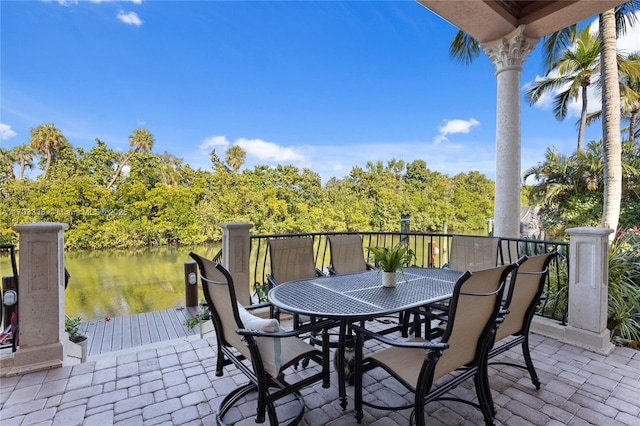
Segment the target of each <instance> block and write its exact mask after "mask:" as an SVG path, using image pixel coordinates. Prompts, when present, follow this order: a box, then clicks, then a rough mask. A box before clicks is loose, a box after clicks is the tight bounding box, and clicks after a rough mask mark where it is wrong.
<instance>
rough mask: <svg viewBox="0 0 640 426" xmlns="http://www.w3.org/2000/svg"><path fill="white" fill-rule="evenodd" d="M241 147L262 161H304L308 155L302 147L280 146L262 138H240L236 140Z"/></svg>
mask: <svg viewBox="0 0 640 426" xmlns="http://www.w3.org/2000/svg"><path fill="white" fill-rule="evenodd" d="M235 145H238V146H239V147H240V148H242V149H244V150H245V151H246V152H247V156H249V155H251V156H254V157H256V158H257V159H258V160H261V161H279V162H289V161H290V162H304V161H305V160H306V157H305V155H304V154H302V150H301V149H300V148H295V147H293V148H289V147H285V146H280V145H278V144H276V143H273V142H266V141H263V140H261V139H244V138H240V139H238V140H237V141H236V142H235Z"/></svg>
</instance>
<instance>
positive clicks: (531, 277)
mask: <svg viewBox="0 0 640 426" xmlns="http://www.w3.org/2000/svg"><path fill="white" fill-rule="evenodd" d="M557 254H558V253H557V252H552V253H546V254H541V255H538V256H531V257H529V258H528V259H527V260H526V261H525V262H524V263H523V264H522V265H520V267H519V268H518V272H517V273H516V274H515V280H513V281H512V283H511V285H509V287H508V288H507V290H506V298H505V302H504V304H503V308H504V309H508V311H509V313H508V314H507V315H506V316H505V317H504V321H503V322H502V324H500V327H499V328H498V331H497V333H496V341H498V340H501V339H503V338H504V337H507V336H511V335H513V334H518V335H520V334H524V333H528V330H529V325H530V324H531V320H532V318H533V315H534V313H535V309H536V306H537V305H538V301H539V299H540V295H541V294H542V291H543V290H544V283H545V281H546V277H547V275H548V273H549V263H551V261H552V260H553V259H554V258H555V257H556V256H557Z"/></svg>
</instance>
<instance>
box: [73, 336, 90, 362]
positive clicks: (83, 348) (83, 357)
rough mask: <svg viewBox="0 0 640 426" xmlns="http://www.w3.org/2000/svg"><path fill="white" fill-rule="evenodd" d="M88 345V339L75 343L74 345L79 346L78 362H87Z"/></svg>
mask: <svg viewBox="0 0 640 426" xmlns="http://www.w3.org/2000/svg"><path fill="white" fill-rule="evenodd" d="M88 343H89V339H88V338H86V337H85V338H84V340H81V341H79V342H77V343H76V345H78V346H80V351H81V352H80V362H87V350H88V349H89V348H88Z"/></svg>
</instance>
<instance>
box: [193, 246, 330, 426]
mask: <svg viewBox="0 0 640 426" xmlns="http://www.w3.org/2000/svg"><path fill="white" fill-rule="evenodd" d="M189 255H190V256H191V257H192V258H193V259H194V260H195V261H196V263H197V264H198V267H199V269H200V278H201V281H202V289H203V292H204V298H205V300H206V301H207V303H208V304H209V307H210V310H211V321H213V325H214V327H215V331H216V339H217V348H218V349H217V351H218V352H217V363H216V375H217V376H222V375H223V367H224V366H226V365H229V364H233V365H235V367H237V369H238V370H239V371H240V372H242V373H243V374H244V375H245V376H247V378H248V379H249V383H248V384H246V385H243V386H239V387H237V388H236V389H234V390H233V391H231V392H230V393H229V394H228V395H227V396H225V397H224V398H222V400H221V401H220V404H219V406H218V412H217V414H216V417H217V421H218V424H224V417H225V414H227V412H228V411H229V410H230V409H231V408H232V407H234V406H235V405H236V404H237V403H238V402H243V401H244V399H243V398H244V397H245V396H246V395H248V394H249V393H250V392H254V391H255V392H257V393H258V397H257V402H256V404H257V407H256V417H255V421H256V422H257V423H263V422H264V421H265V418H266V416H265V414H266V415H268V417H269V422H270V424H271V425H279V424H281V423H280V420H279V419H278V416H277V412H276V406H275V403H276V401H278V400H281V399H282V398H284V397H289V398H288V399H287V400H286V401H284V402H283V401H281V402H283V404H289V403H290V401H289V399H291V396H292V397H293V398H295V399H297V401H298V403H299V409H298V411H297V412H296V415H295V417H293V419H292V420H291V421H290V422H289V423H287V424H290V425H294V424H298V423H299V422H300V420H301V419H302V416H303V414H304V408H305V406H304V400H303V398H302V395H301V394H300V389H302V388H304V387H307V386H310V385H312V384H314V383H317V382H322V387H324V388H328V387H329V349H328V345H323V347H322V350H319V349H316V348H315V347H313V346H311V345H309V344H307V343H305V342H304V341H303V340H302V339H301V338H300V335H301V334H305V333H306V334H308V333H309V332H310V331H312V330H313V331H316V332H319V333H321V334H322V336H323V339H325V340H326V339H327V338H328V337H327V333H326V327H327V324H326V323H318V324H316V325H314V326H308V327H301V328H299V329H297V330H294V331H288V332H284V331H280V324H279V322H278V321H277V320H276V319H273V318H271V319H263V318H259V317H256V316H254V315H252V314H251V313H249V312H248V311H247V310H246V309H245V308H244V307H243V306H242V305H240V304H239V303H238V301H237V299H236V294H235V288H234V285H233V279H232V277H231V275H230V274H229V272H228V271H227V270H226V269H225V268H224V267H223V266H222V265H220V264H219V263H215V262H213V261H211V260H208V259H206V258H204V257H201V256H199V255H197V254H195V253H190V254H189ZM301 359H310V360H312V361H314V362H315V363H317V364H318V365H319V366H320V371H319V372H317V373H314V374H306V375H304V377H302V378H300V379H298V380H297V381H295V382H293V383H289V382H288V381H287V380H285V377H284V371H285V369H287V368H289V367H290V366H292V365H294V364H296V363H297V362H298V361H299V360H301ZM234 380H235V379H234Z"/></svg>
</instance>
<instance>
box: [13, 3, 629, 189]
mask: <svg viewBox="0 0 640 426" xmlns="http://www.w3.org/2000/svg"><path fill="white" fill-rule="evenodd" d="M593 21H595V22H596V25H597V19H596V18H593V19H591V20H588V21H585V22H584V23H582V24H581V25H586V24H589V23H590V22H593ZM0 24H1V25H0V27H1V29H0V146H1V147H2V148H7V149H10V148H13V147H15V146H17V145H21V144H25V143H28V142H29V139H30V133H29V131H30V129H32V128H34V127H36V126H38V125H40V124H43V123H54V124H55V126H56V127H57V128H58V129H60V130H61V131H62V133H63V134H64V135H65V137H66V138H67V139H68V140H69V141H70V142H71V143H72V144H73V145H74V146H75V147H81V148H83V149H85V150H89V149H91V148H92V147H93V146H95V139H96V138H99V139H101V140H103V141H104V142H106V143H107V145H108V147H109V148H112V149H115V150H118V151H122V152H125V151H127V150H128V149H129V140H128V137H129V135H131V134H132V132H133V131H134V130H135V129H137V128H140V127H143V128H146V129H148V130H149V131H150V132H151V133H152V134H153V135H154V137H155V145H154V147H153V152H156V153H163V152H165V151H166V152H169V153H171V154H173V155H175V156H177V157H180V158H182V159H183V161H184V163H188V164H190V165H191V166H192V167H193V168H202V169H206V170H210V169H211V161H210V156H209V153H210V152H211V150H212V149H215V150H216V153H217V154H218V156H219V157H220V158H221V159H223V160H224V158H225V153H226V150H227V149H228V148H229V147H230V146H232V145H234V144H235V145H239V146H240V147H242V148H243V149H244V150H245V151H246V153H247V157H246V162H245V164H244V166H243V167H242V169H246V168H249V169H252V168H253V167H254V166H256V165H264V164H266V165H269V166H275V165H277V164H292V165H294V166H296V167H298V168H300V169H302V168H309V169H311V170H313V171H314V172H316V173H318V174H319V175H320V176H321V178H322V181H323V182H326V181H327V180H328V179H329V178H331V177H337V178H343V177H345V176H348V175H349V173H350V171H351V170H352V168H353V167H355V166H359V167H362V168H365V167H366V164H367V162H369V161H372V162H377V161H382V162H383V163H385V164H386V162H387V161H388V160H391V159H394V158H395V159H397V160H404V161H405V162H406V163H410V162H412V161H414V160H424V161H425V162H426V163H427V167H428V168H429V169H430V170H432V171H439V172H441V173H444V174H447V175H450V176H454V175H456V174H458V173H468V172H470V171H479V172H481V173H483V174H485V175H486V176H487V177H488V178H490V179H495V132H496V117H495V115H496V113H495V111H496V78H495V68H494V66H493V64H492V63H491V61H490V60H489V58H488V57H487V56H486V55H485V54H484V53H482V54H481V55H480V57H479V58H478V59H476V60H475V61H474V62H473V64H471V65H470V66H468V67H467V66H465V65H463V64H460V63H458V62H456V61H454V60H452V59H451V58H450V57H449V45H450V43H451V40H452V39H453V37H454V35H455V34H456V32H457V29H456V28H455V27H453V26H452V25H451V24H449V23H448V22H446V21H444V20H443V19H441V18H440V17H438V16H437V15H435V14H433V13H432V12H431V11H429V10H428V9H426V8H424V7H423V6H421V5H420V4H418V3H417V2H415V1H278V2H275V1H259V2H250V1H162V0H145V1H142V0H133V1H109V0H91V1H83V0H80V1H78V0H66V1H63V0H59V1H54V0H51V1H41V0H30V1H12V0H0ZM639 27H640V26H639ZM619 48H621V49H624V50H625V51H627V52H629V51H640V28H636V29H634V30H633V32H630V33H629V34H627V36H626V38H625V39H624V40H619ZM540 50H541V43H539V44H538V46H537V47H536V49H535V50H534V51H533V52H532V53H531V54H530V56H529V58H528V59H527V60H526V61H525V63H524V70H523V72H522V75H521V86H522V101H521V103H522V125H521V128H522V137H521V139H522V169H523V170H526V169H528V168H530V167H532V166H535V165H536V164H538V163H539V162H540V161H542V160H543V159H544V154H545V151H546V150H547V148H551V147H553V148H555V149H557V150H558V151H560V152H561V153H563V154H567V155H569V154H571V153H572V152H573V151H574V150H575V147H576V145H577V127H576V122H577V119H578V114H579V107H578V105H576V106H575V108H572V110H571V112H570V116H569V117H568V118H567V119H565V120H564V121H562V122H561V121H558V120H556V119H555V117H554V116H553V112H552V102H551V97H549V98H548V99H543V100H542V101H541V102H540V103H539V104H537V105H534V106H529V105H528V104H527V102H526V101H525V100H524V93H525V92H526V89H527V87H530V85H531V84H532V83H533V82H534V81H535V80H536V78H540V77H541V76H542V74H543V65H542V60H541V54H540ZM589 102H590V105H591V108H590V110H595V109H600V103H599V99H598V98H597V96H593V97H592V98H591V99H590V101H589ZM601 134H602V133H601V127H600V126H599V125H594V126H592V127H590V128H588V129H587V131H586V138H585V139H586V141H590V140H599V139H601ZM242 169H241V170H242Z"/></svg>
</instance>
